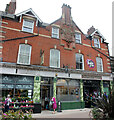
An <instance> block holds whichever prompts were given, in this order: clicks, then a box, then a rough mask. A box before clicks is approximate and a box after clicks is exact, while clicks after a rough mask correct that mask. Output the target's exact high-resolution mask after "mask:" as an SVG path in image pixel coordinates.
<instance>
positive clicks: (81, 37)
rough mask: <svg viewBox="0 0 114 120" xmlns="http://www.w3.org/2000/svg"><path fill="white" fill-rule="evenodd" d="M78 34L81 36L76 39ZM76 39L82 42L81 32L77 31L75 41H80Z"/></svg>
mask: <svg viewBox="0 0 114 120" xmlns="http://www.w3.org/2000/svg"><path fill="white" fill-rule="evenodd" d="M76 34H77V35H79V36H80V39H76ZM76 41H79V43H82V36H81V33H79V32H75V43H78V42H76Z"/></svg>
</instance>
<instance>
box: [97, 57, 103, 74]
mask: <svg viewBox="0 0 114 120" xmlns="http://www.w3.org/2000/svg"><path fill="white" fill-rule="evenodd" d="M98 59H99V60H100V63H101V64H100V65H102V66H101V67H102V71H100V70H98V67H97V72H103V60H102V58H101V57H96V64H97V66H98V61H97V60H98Z"/></svg>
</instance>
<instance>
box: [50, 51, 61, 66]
mask: <svg viewBox="0 0 114 120" xmlns="http://www.w3.org/2000/svg"><path fill="white" fill-rule="evenodd" d="M52 50H53V51H54V50H55V51H58V52H59V57H58V66H54V65H52V63H51V62H52V53H51V51H52ZM53 57H55V56H53ZM50 67H53V68H60V50H57V49H50Z"/></svg>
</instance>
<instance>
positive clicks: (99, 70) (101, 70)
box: [96, 57, 103, 72]
mask: <svg viewBox="0 0 114 120" xmlns="http://www.w3.org/2000/svg"><path fill="white" fill-rule="evenodd" d="M96 61H97V71H98V72H103V64H102V59H101V58H99V57H97V58H96Z"/></svg>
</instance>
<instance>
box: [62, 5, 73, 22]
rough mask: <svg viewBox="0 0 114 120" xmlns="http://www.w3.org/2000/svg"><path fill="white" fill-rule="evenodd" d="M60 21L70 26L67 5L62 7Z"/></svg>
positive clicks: (68, 7)
mask: <svg viewBox="0 0 114 120" xmlns="http://www.w3.org/2000/svg"><path fill="white" fill-rule="evenodd" d="M62 19H63V20H64V22H65V23H66V24H70V23H71V21H72V17H71V7H70V6H69V5H67V4H63V6H62Z"/></svg>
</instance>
